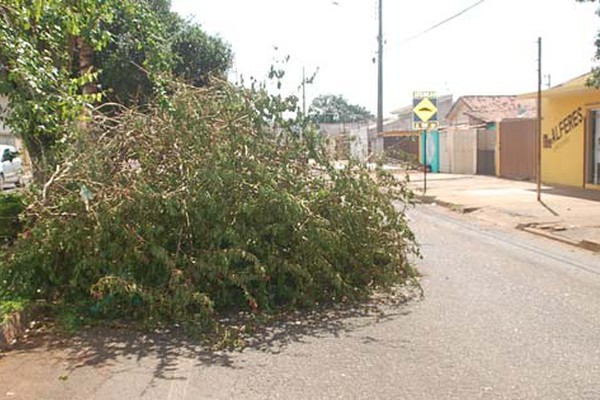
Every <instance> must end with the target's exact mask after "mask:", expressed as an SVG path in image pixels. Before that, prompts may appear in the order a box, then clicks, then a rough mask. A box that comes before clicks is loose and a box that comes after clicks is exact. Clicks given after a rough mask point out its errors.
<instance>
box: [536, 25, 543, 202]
mask: <svg viewBox="0 0 600 400" xmlns="http://www.w3.org/2000/svg"><path fill="white" fill-rule="evenodd" d="M535 148H536V150H537V151H536V153H537V154H536V156H537V160H536V161H537V168H536V172H537V173H536V182H537V201H539V202H541V201H542V38H541V37H539V38H538V92H537V146H536V147H535Z"/></svg>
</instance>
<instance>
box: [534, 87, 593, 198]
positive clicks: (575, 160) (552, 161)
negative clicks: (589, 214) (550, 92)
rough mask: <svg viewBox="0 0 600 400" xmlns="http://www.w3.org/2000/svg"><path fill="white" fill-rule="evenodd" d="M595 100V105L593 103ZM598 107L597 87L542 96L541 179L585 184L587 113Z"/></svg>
mask: <svg viewBox="0 0 600 400" xmlns="http://www.w3.org/2000/svg"><path fill="white" fill-rule="evenodd" d="M594 103H595V104H596V105H595V106H594ZM593 109H600V90H591V89H590V90H583V91H581V92H579V93H576V94H571V95H561V96H552V97H545V98H544V100H543V103H542V114H543V118H542V180H543V181H544V182H546V183H553V184H561V185H568V186H578V187H583V186H585V164H584V163H585V138H586V135H585V131H586V127H587V125H588V123H587V119H588V112H589V111H590V110H593Z"/></svg>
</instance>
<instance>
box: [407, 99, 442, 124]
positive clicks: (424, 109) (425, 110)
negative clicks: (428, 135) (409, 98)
mask: <svg viewBox="0 0 600 400" xmlns="http://www.w3.org/2000/svg"><path fill="white" fill-rule="evenodd" d="M434 101H435V100H434ZM437 111H438V110H437V106H436V105H435V104H434V102H433V101H431V99H429V98H427V97H426V98H424V99H422V100H421V101H420V102H419V103H417V105H416V106H415V108H413V113H414V115H415V117H416V118H415V120H416V121H422V122H427V121H429V120H431V119H432V118H433V117H437ZM436 119H437V118H433V120H436Z"/></svg>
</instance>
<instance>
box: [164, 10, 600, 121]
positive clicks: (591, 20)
mask: <svg viewBox="0 0 600 400" xmlns="http://www.w3.org/2000/svg"><path fill="white" fill-rule="evenodd" d="M475 3H477V0H418V1H417V0H413V1H409V0H383V24H384V28H383V30H384V40H385V43H386V44H385V47H384V111H385V112H389V111H392V110H394V109H397V108H400V107H402V106H404V105H407V104H409V103H410V102H411V98H412V92H413V91H417V90H435V91H437V92H438V93H439V94H440V95H441V94H450V93H451V94H454V95H455V97H458V96H460V95H468V94H472V95H475V94H519V93H523V92H530V91H534V90H536V88H537V43H536V41H537V38H538V36H541V37H542V40H543V57H542V60H543V63H544V65H543V73H544V75H551V82H552V85H555V84H558V83H561V82H563V81H565V80H567V79H570V78H573V77H575V76H578V75H581V74H583V73H585V72H588V71H589V70H590V69H591V67H592V66H593V65H594V61H593V56H594V53H595V47H594V40H595V37H596V33H597V31H598V30H599V29H600V18H599V17H598V16H597V15H596V14H595V11H596V8H597V5H595V4H588V3H584V4H582V3H577V2H576V1H575V0H485V1H484V2H483V3H481V4H480V5H478V6H477V7H475V8H473V9H472V10H470V11H468V12H467V13H465V14H464V15H462V16H460V17H458V18H456V19H454V20H452V21H450V22H448V23H446V24H444V25H442V26H440V27H439V28H436V29H435V30H433V31H431V32H429V33H427V34H425V35H422V36H419V37H418V38H416V39H414V40H411V41H408V42H407V41H406V39H407V38H410V37H412V36H414V35H416V34H418V33H419V32H421V31H423V30H425V29H427V28H429V27H431V26H432V25H435V24H436V23H438V22H440V21H443V20H444V19H446V18H448V17H450V16H452V15H454V14H456V13H457V12H459V11H461V10H463V9H465V8H467V7H469V6H470V5H473V4H475ZM172 4H173V9H174V10H175V11H177V12H178V13H180V14H181V15H183V16H192V17H193V20H194V21H195V22H198V23H200V24H201V25H202V26H203V27H204V29H205V30H206V31H208V32H209V33H211V34H217V35H219V36H221V37H222V38H223V39H225V40H226V41H227V42H229V43H230V44H231V45H232V48H233V50H234V52H235V66H234V70H233V71H232V74H231V79H233V80H235V78H236V76H238V77H239V76H244V77H245V78H248V77H250V76H254V77H256V78H259V79H261V80H263V79H265V78H266V74H267V72H268V70H269V67H270V65H271V64H273V62H274V61H275V60H280V59H283V58H284V57H285V56H287V55H289V56H290V60H289V62H288V63H287V66H286V68H285V69H286V71H287V76H286V79H285V81H286V85H285V86H284V89H283V90H284V91H285V92H286V93H296V94H298V95H299V94H300V91H298V86H299V85H300V83H301V82H302V67H305V69H306V74H307V75H310V74H311V73H312V72H314V71H315V70H316V69H317V68H318V69H319V71H318V74H317V76H316V79H315V81H314V84H313V85H310V86H308V87H307V102H308V103H309V102H310V100H311V99H312V98H313V97H315V96H317V95H319V94H327V93H333V94H343V95H344V96H345V97H346V98H347V99H349V100H350V101H351V102H353V103H358V104H361V105H364V106H366V107H367V108H368V109H370V110H371V111H372V112H375V111H376V106H377V67H376V64H375V63H374V62H373V61H374V59H375V58H376V56H377V0H335V1H332V0H253V1H249V0H172ZM546 79H547V78H546Z"/></svg>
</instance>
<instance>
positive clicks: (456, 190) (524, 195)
mask: <svg viewBox="0 0 600 400" xmlns="http://www.w3.org/2000/svg"><path fill="white" fill-rule="evenodd" d="M409 178H410V185H411V187H412V188H413V190H414V191H415V193H416V194H417V195H418V196H422V198H423V200H425V201H427V202H432V203H438V204H440V205H445V206H447V207H450V208H454V209H456V210H457V211H462V212H464V213H470V214H472V215H473V216H476V217H477V218H479V219H481V220H484V221H487V222H490V223H493V224H497V225H503V226H511V227H515V228H519V229H522V230H525V231H528V232H531V233H535V234H538V235H541V236H546V237H548V238H551V239H555V240H559V241H562V242H565V243H568V244H572V245H576V246H579V247H583V248H587V249H588V250H592V251H596V252H600V191H594V190H585V189H577V188H565V187H551V186H543V187H542V203H539V202H537V196H536V184H535V183H532V182H521V181H512V180H507V179H500V178H496V177H488V176H479V175H455V174H427V192H426V194H425V196H423V173H422V172H409Z"/></svg>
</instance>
